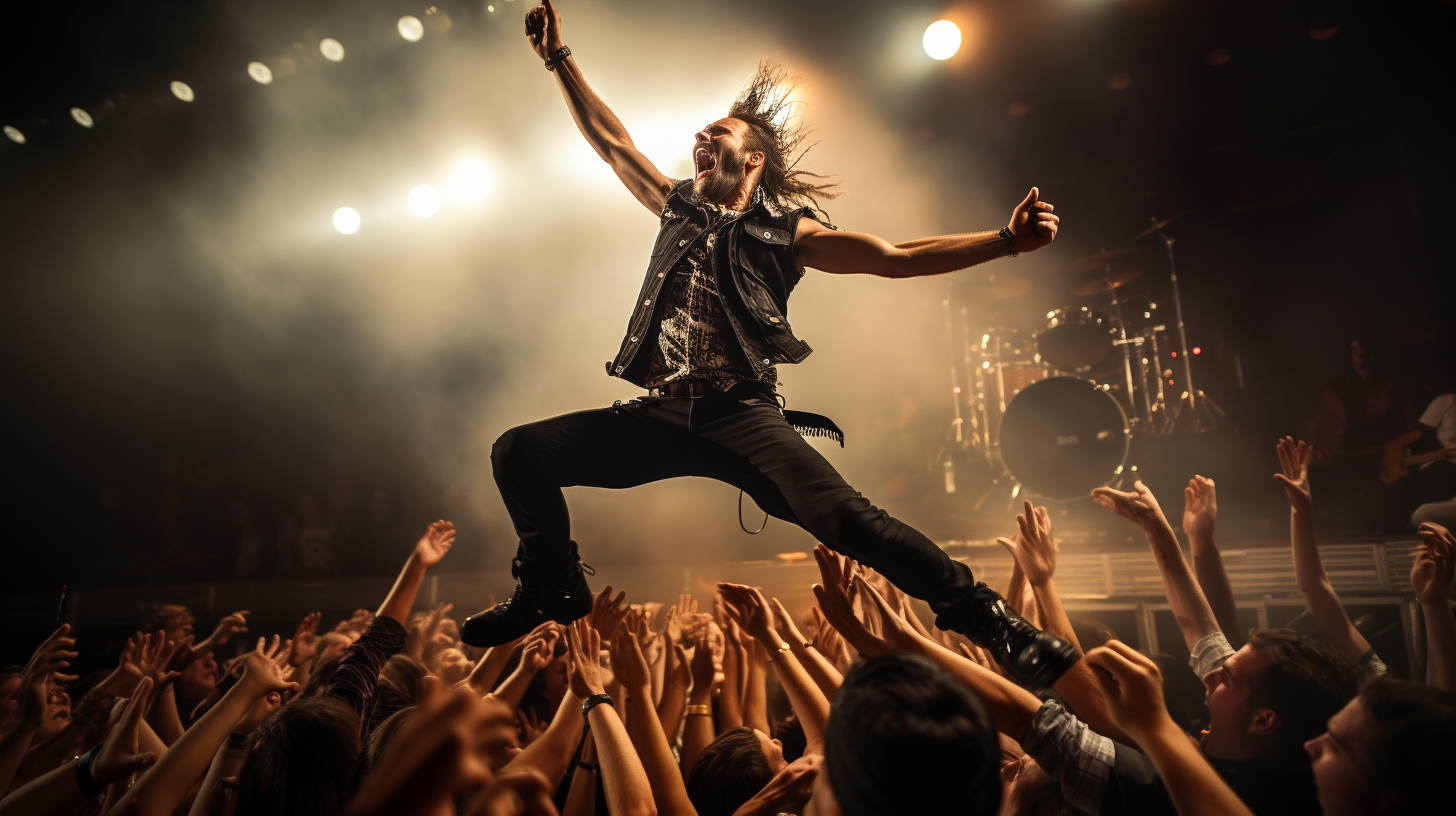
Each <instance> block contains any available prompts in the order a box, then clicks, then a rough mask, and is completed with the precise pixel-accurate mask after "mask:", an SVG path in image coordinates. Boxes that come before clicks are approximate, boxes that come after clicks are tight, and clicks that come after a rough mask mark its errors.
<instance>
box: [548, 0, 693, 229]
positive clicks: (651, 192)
mask: <svg viewBox="0 0 1456 816" xmlns="http://www.w3.org/2000/svg"><path fill="white" fill-rule="evenodd" d="M526 41H527V42H528V43H530V45H531V50H533V51H535V52H536V56H538V57H540V58H541V59H542V60H543V61H544V60H547V59H550V58H551V56H552V55H553V54H555V53H556V52H557V51H559V50H560V49H561V48H562V46H563V41H562V38H561V13H560V12H558V11H557V10H556V8H555V7H554V6H553V5H552V4H551V0H542V3H541V5H539V6H537V7H536V8H533V9H531V11H530V12H529V13H527V14H526ZM553 73H555V74H556V85H557V87H559V88H560V89H561V95H562V96H563V97H565V99H566V108H567V110H569V111H571V118H572V119H573V120H575V121H576V127H577V129H578V130H580V131H581V135H582V136H585V137H586V140H587V143H588V144H590V145H591V146H592V149H593V150H595V151H596V152H597V155H598V156H601V157H602V161H604V162H606V163H607V164H609V165H611V166H612V172H614V173H616V174H617V178H619V179H621V180H622V183H623V184H624V185H626V186H627V190H628V191H630V192H631V193H632V195H633V196H634V197H636V199H637V200H638V201H640V202H642V206H644V207H646V208H647V209H649V210H651V211H652V212H653V214H654V215H655V214H657V213H660V212H662V208H663V206H664V205H666V204H667V194H668V193H670V192H671V191H672V180H671V179H669V178H668V177H667V176H664V175H663V174H662V172H661V171H660V170H658V169H657V167H656V166H654V165H653V164H652V162H651V161H649V160H648V159H647V157H646V156H644V155H642V152H641V151H640V150H638V149H637V146H636V145H635V144H633V143H632V136H631V135H630V134H628V133H627V128H625V127H623V126H622V120H620V119H618V118H617V115H616V114H615V113H612V109H611V108H609V107H607V103H605V102H603V101H602V98H601V97H600V96H597V94H596V91H593V90H592V89H591V86H590V85H588V84H586V78H585V77H584V76H582V73H581V68H579V67H577V64H576V58H575V57H574V56H568V57H566V58H565V59H563V60H561V61H559V62H557V63H556V70H555V71H554V72H553Z"/></svg>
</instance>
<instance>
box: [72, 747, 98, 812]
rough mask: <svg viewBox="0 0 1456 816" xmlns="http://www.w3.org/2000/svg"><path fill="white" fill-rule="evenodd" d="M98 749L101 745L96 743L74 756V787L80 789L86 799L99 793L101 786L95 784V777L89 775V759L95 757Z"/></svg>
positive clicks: (92, 797)
mask: <svg viewBox="0 0 1456 816" xmlns="http://www.w3.org/2000/svg"><path fill="white" fill-rule="evenodd" d="M100 750H101V746H100V745H98V746H96V747H95V748H92V749H91V750H89V751H87V752H86V753H84V754H82V755H80V756H78V757H76V787H78V788H80V789H81V795H82V796H84V797H86V798H87V799H94V798H96V797H98V796H100V795H101V786H100V785H98V784H96V780H95V778H93V777H92V776H91V760H93V759H95V758H96V752H97V751H100Z"/></svg>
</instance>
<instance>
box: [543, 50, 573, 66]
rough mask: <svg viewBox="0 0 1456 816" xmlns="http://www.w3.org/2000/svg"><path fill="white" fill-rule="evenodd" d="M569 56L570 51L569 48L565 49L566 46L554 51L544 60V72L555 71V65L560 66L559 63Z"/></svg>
mask: <svg viewBox="0 0 1456 816" xmlns="http://www.w3.org/2000/svg"><path fill="white" fill-rule="evenodd" d="M569 56H571V49H570V48H567V47H566V46H564V45H563V46H561V47H560V48H558V49H556V50H555V51H554V52H552V54H551V56H550V57H549V58H548V59H547V60H546V70H548V71H555V70H556V66H557V65H560V64H561V61H562V60H564V59H566V58H567V57H569Z"/></svg>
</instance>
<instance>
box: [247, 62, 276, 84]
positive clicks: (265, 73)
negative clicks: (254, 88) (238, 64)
mask: <svg viewBox="0 0 1456 816" xmlns="http://www.w3.org/2000/svg"><path fill="white" fill-rule="evenodd" d="M248 76H250V77H252V78H253V81H254V82H256V83H258V84H259V85H267V84H268V83H270V82H272V81H273V70H272V69H271V68H269V67H268V66H266V65H264V64H263V63H261V62H250V63H248Z"/></svg>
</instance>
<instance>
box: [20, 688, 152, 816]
mask: <svg viewBox="0 0 1456 816" xmlns="http://www.w3.org/2000/svg"><path fill="white" fill-rule="evenodd" d="M151 693H152V681H151V679H150V678H144V679H143V680H141V681H140V682H139V683H137V685H136V687H135V689H134V690H133V692H132V696H131V699H130V700H123V701H120V711H119V712H118V717H117V719H116V722H115V723H114V724H113V725H112V727H111V729H110V731H109V732H108V733H107V736H106V739H105V740H104V741H103V742H102V743H101V744H100V745H96V746H94V747H93V748H91V749H90V750H88V751H86V752H85V753H84V754H83V755H82V756H80V757H77V758H75V759H72V760H70V761H68V762H65V763H63V764H61V765H60V766H59V767H57V768H55V769H53V770H51V771H50V772H49V773H46V774H44V775H43V776H40V777H38V778H36V779H33V780H31V781H30V782H28V783H26V784H24V785H22V786H20V787H18V788H16V789H15V790H13V791H11V792H10V793H9V794H8V795H5V796H4V798H3V799H0V816H12V814H13V815H14V816H63V814H64V815H66V816H69V814H72V813H75V812H77V811H78V810H79V809H80V808H81V807H82V806H83V805H85V804H86V802H87V800H88V799H91V798H94V797H95V796H99V795H100V794H101V793H102V792H103V791H105V790H106V789H107V788H108V787H109V786H111V785H113V784H115V783H120V782H122V781H123V780H125V779H127V778H128V777H130V776H131V775H132V774H134V773H136V772H138V771H141V770H143V769H145V768H147V767H149V766H151V765H152V764H153V763H154V762H155V761H156V759H157V757H156V755H155V754H154V753H151V752H140V753H139V752H138V749H137V743H138V738H139V732H140V730H141V729H143V728H145V727H146V726H145V724H144V723H143V722H142V713H143V711H144V710H145V709H146V707H147V703H148V701H149V700H150V697H151ZM78 766H79V767H78ZM5 781H6V783H7V784H6V786H5V787H8V779H7V780H5ZM3 790H4V788H0V791H3ZM107 801H108V803H110V802H111V801H112V797H110V796H109V797H108V800H107Z"/></svg>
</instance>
